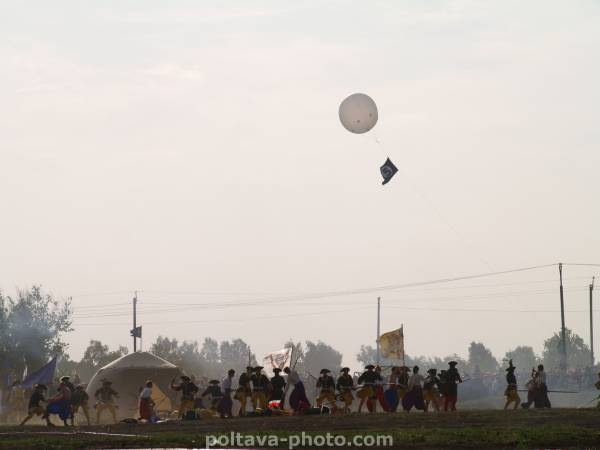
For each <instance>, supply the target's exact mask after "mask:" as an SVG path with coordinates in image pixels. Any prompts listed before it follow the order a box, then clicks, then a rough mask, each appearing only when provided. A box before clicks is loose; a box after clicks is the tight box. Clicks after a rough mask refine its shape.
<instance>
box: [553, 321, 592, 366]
mask: <svg viewBox="0 0 600 450" xmlns="http://www.w3.org/2000/svg"><path fill="white" fill-rule="evenodd" d="M565 331H566V332H565V337H566V344H567V366H568V367H587V366H588V365H589V364H590V359H591V352H590V348H589V347H588V346H587V345H586V344H585V342H584V341H583V339H582V338H581V336H579V335H578V334H576V333H573V332H572V331H571V330H570V329H568V328H566V330H565ZM561 338H562V332H558V333H554V335H552V337H550V338H548V339H546V340H545V341H544V351H543V352H542V360H543V361H544V366H545V368H546V369H555V368H560V363H561V351H562V343H561Z"/></svg>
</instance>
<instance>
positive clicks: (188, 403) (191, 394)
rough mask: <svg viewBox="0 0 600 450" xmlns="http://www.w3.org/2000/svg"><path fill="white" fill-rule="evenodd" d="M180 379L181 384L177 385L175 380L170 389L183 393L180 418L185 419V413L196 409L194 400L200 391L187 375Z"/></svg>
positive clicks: (180, 403)
mask: <svg viewBox="0 0 600 450" xmlns="http://www.w3.org/2000/svg"><path fill="white" fill-rule="evenodd" d="M179 378H180V379H181V383H179V384H175V378H173V379H172V380H171V385H170V388H171V389H172V390H174V391H181V401H180V402H179V418H180V419H183V418H184V417H185V413H187V412H188V411H190V410H192V409H194V399H195V397H196V393H197V392H198V391H199V389H198V386H196V385H195V384H194V383H193V382H192V379H191V378H190V377H188V376H187V375H181V376H180V377H179Z"/></svg>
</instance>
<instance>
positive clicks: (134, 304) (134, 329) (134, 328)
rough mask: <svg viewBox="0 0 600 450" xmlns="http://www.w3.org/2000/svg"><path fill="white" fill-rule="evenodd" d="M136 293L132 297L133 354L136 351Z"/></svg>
mask: <svg viewBox="0 0 600 450" xmlns="http://www.w3.org/2000/svg"><path fill="white" fill-rule="evenodd" d="M136 313H137V291H135V295H134V296H133V330H132V335H133V353H135V352H136V351H137V332H136V331H137V322H136V321H137V316H136Z"/></svg>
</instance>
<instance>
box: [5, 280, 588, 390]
mask: <svg viewBox="0 0 600 450" xmlns="http://www.w3.org/2000/svg"><path fill="white" fill-rule="evenodd" d="M72 314H73V308H72V305H71V302H70V301H69V300H66V301H58V300H56V299H54V298H53V297H52V296H51V295H48V294H44V293H43V292H42V290H41V288H40V287H39V286H34V287H32V288H31V289H28V290H19V291H17V294H16V295H15V296H6V295H4V294H2V293H1V292H0V383H2V384H6V383H9V382H10V380H13V381H14V380H16V379H20V378H21V377H22V376H23V374H24V371H25V368H26V367H27V368H28V370H30V371H33V370H36V369H38V368H39V367H41V366H42V365H44V364H45V363H46V362H48V360H50V359H51V358H52V357H53V356H55V355H58V356H59V357H60V358H59V364H58V375H64V374H70V375H71V374H75V373H77V374H78V375H79V377H80V378H81V380H83V381H88V380H89V379H90V378H91V377H92V376H93V374H94V373H95V372H96V371H97V370H98V369H99V368H101V367H103V366H104V365H106V364H108V363H109V362H111V361H113V360H115V359H117V358H119V357H121V356H123V355H126V354H127V352H128V349H127V347H124V346H119V347H118V348H116V349H110V348H109V347H108V346H107V345H105V344H103V343H102V342H101V341H99V340H91V341H90V343H89V345H88V347H87V348H86V350H85V352H84V354H83V357H82V358H81V359H80V360H79V361H74V360H72V359H71V358H70V357H69V354H68V345H67V343H66V340H65V338H66V336H67V335H68V333H69V332H71V331H73V327H72ZM566 337H567V355H568V366H569V367H585V366H588V365H589V364H590V349H589V347H588V346H587V344H585V343H584V341H583V339H582V338H581V337H580V336H578V335H577V334H575V333H573V332H572V331H571V330H567V332H566ZM560 340H561V336H560V333H555V334H553V335H552V336H550V337H549V338H548V339H546V340H545V341H544V348H543V351H542V353H541V354H539V355H538V354H536V353H535V352H534V350H533V348H532V347H530V346H518V347H516V348H514V349H512V350H510V351H508V352H506V354H505V355H504V357H503V360H508V359H512V360H513V362H514V364H515V365H516V366H517V367H520V368H523V369H525V368H527V369H528V368H531V367H534V366H536V365H537V364H539V363H543V364H544V365H545V366H546V367H547V368H549V369H552V368H557V367H559V364H560ZM285 347H286V348H290V347H293V348H294V349H293V354H294V357H293V359H294V361H297V363H296V364H297V366H296V368H297V369H298V370H299V371H300V372H301V373H304V374H307V376H311V375H312V376H315V377H317V376H318V374H319V371H320V370H321V368H323V367H328V368H329V369H331V370H335V369H338V368H340V367H341V365H342V353H340V352H339V351H337V350H336V349H335V348H333V347H332V346H330V345H328V344H326V343H324V342H320V341H319V342H312V341H306V342H304V343H301V342H297V343H293V342H287V343H286V344H285ZM150 352H152V353H154V354H155V355H157V356H160V357H162V358H164V359H166V360H167V361H169V362H171V363H173V364H175V365H177V366H178V367H180V368H181V369H182V370H183V371H184V372H186V373H189V374H195V375H197V376H205V377H210V378H215V377H222V376H223V374H224V373H225V372H226V371H227V370H228V369H232V368H233V369H235V370H236V371H237V372H238V373H240V372H241V371H242V370H244V368H245V367H246V366H247V365H252V366H256V365H257V364H259V363H261V361H260V360H257V358H256V355H255V354H254V353H253V352H252V351H251V348H250V346H249V344H248V343H246V342H245V341H244V340H242V339H240V338H238V339H233V340H231V341H222V342H217V341H216V340H215V339H213V338H211V337H206V338H204V340H203V341H202V342H198V341H195V340H194V341H181V342H180V341H178V340H177V339H175V338H169V337H166V336H159V337H158V338H157V339H156V340H155V342H153V343H152V344H151V346H150ZM375 353H376V350H375V348H374V347H373V346H371V345H363V346H361V348H360V350H359V352H358V354H357V355H356V360H357V361H358V362H359V363H360V364H362V365H366V364H370V363H373V362H374V361H375V359H376V358H375ZM450 360H456V361H458V363H459V367H460V368H461V370H463V371H474V370H475V368H476V367H478V368H479V370H481V371H482V372H495V371H497V370H498V369H499V368H500V367H501V365H502V363H503V361H499V360H497V359H496V358H495V357H494V356H493V355H492V352H491V351H490V350H489V349H488V348H487V347H486V346H485V345H484V344H483V343H481V342H475V341H474V342H472V343H471V344H470V346H469V348H468V355H467V357H466V358H463V357H461V356H459V355H448V356H446V357H437V356H436V357H424V356H419V357H417V356H413V357H411V356H407V357H406V360H405V362H406V364H407V365H411V366H412V365H419V366H422V367H444V366H445V365H447V362H448V361H450ZM381 362H382V364H384V365H398V363H399V362H398V361H393V360H386V359H382V361H381Z"/></svg>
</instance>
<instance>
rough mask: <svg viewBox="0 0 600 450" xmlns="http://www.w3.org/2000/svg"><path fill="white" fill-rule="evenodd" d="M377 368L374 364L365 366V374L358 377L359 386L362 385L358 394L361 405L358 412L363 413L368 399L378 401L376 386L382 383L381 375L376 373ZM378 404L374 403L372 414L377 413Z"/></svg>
mask: <svg viewBox="0 0 600 450" xmlns="http://www.w3.org/2000/svg"><path fill="white" fill-rule="evenodd" d="M374 369H375V366H374V365H373V364H369V365H367V366H365V371H364V372H363V374H362V375H361V376H360V377H358V384H362V388H360V389H359V390H358V392H357V395H358V398H360V403H359V404H358V412H361V410H362V407H363V405H364V403H365V402H366V401H367V399H375V400H376V399H377V397H376V393H375V385H376V383H377V382H378V381H381V375H379V374H378V373H377V372H375V370H374ZM376 410H377V404H376V403H375V402H373V410H372V412H376Z"/></svg>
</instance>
